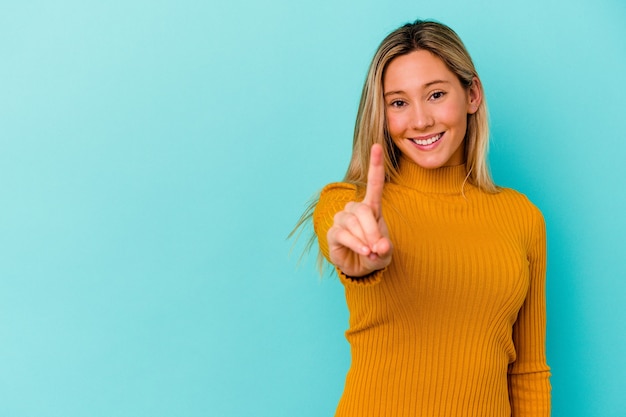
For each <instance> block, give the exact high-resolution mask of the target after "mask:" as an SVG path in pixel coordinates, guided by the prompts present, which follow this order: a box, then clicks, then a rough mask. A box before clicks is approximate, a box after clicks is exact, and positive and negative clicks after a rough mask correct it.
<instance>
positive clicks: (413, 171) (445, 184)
mask: <svg viewBox="0 0 626 417" xmlns="http://www.w3.org/2000/svg"><path fill="white" fill-rule="evenodd" d="M399 162H400V163H399V168H398V178H397V180H396V181H395V182H396V183H397V184H399V185H402V186H405V187H409V188H413V189H416V190H419V191H423V192H426V193H434V194H461V193H462V192H463V187H464V184H465V187H467V186H468V184H469V183H468V182H467V181H466V177H467V172H466V171H465V164H462V165H455V166H446V167H441V168H436V169H426V168H422V167H421V166H419V165H417V164H416V163H414V162H413V161H411V160H410V159H407V158H404V157H401V158H400V161H399Z"/></svg>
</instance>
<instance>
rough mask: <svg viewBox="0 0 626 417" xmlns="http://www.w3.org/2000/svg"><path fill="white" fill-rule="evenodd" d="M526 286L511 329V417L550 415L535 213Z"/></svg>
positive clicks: (542, 260) (541, 252)
mask: <svg viewBox="0 0 626 417" xmlns="http://www.w3.org/2000/svg"><path fill="white" fill-rule="evenodd" d="M528 262H529V273H530V284H529V289H528V294H527V297H526V300H525V302H524V304H523V306H522V308H521V309H520V312H519V315H518V318H517V321H516V322H515V325H514V326H513V342H514V344H515V348H516V352H517V359H516V360H515V362H513V363H512V364H511V365H510V366H509V397H510V402H511V413H512V414H511V415H512V417H547V416H549V415H550V392H551V386H550V381H549V378H550V368H549V367H548V365H547V362H546V353H545V333H546V303H545V300H546V295H545V284H546V228H545V222H544V219H543V216H542V215H541V213H540V212H539V211H538V210H536V213H535V220H534V230H533V234H532V238H531V241H530V242H529V250H528Z"/></svg>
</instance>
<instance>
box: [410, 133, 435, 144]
mask: <svg viewBox="0 0 626 417" xmlns="http://www.w3.org/2000/svg"><path fill="white" fill-rule="evenodd" d="M439 139H441V133H440V134H438V135H435V136H433V137H432V138H429V139H411V140H412V141H413V143H415V144H417V145H420V146H426V145H431V144H433V143H435V142H437V141H438V140H439Z"/></svg>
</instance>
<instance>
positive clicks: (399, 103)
mask: <svg viewBox="0 0 626 417" xmlns="http://www.w3.org/2000/svg"><path fill="white" fill-rule="evenodd" d="M405 105H406V102H405V101H403V100H394V101H392V102H391V107H403V106H405Z"/></svg>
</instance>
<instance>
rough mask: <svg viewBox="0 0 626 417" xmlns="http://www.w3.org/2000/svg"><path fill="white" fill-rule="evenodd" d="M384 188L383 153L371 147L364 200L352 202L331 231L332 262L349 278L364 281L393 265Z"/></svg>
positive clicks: (347, 205)
mask: <svg viewBox="0 0 626 417" xmlns="http://www.w3.org/2000/svg"><path fill="white" fill-rule="evenodd" d="M384 185H385V167H384V165H383V149H382V147H381V146H380V145H378V144H375V145H373V146H372V151H371V155H370V167H369V171H368V173H367V189H366V192H365V199H364V200H363V201H361V202H360V203H359V202H350V203H348V204H346V207H345V208H344V209H343V210H342V211H340V212H338V213H337V214H336V215H335V218H334V223H333V225H332V226H331V228H330V229H329V230H328V234H327V238H328V249H329V257H330V261H331V262H332V263H333V264H334V265H335V266H336V267H337V268H339V269H340V270H341V271H342V272H343V273H344V274H346V275H348V276H350V277H362V276H365V275H367V274H370V273H372V272H374V271H377V270H379V269H383V268H384V267H386V266H387V265H389V263H390V262H391V254H392V252H393V245H392V244H391V241H390V240H389V232H388V230H387V225H386V224H385V220H384V219H383V215H382V196H383V187H384Z"/></svg>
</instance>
